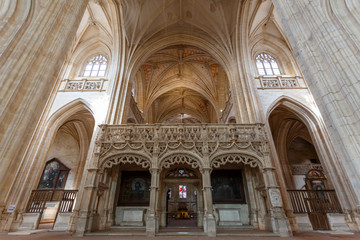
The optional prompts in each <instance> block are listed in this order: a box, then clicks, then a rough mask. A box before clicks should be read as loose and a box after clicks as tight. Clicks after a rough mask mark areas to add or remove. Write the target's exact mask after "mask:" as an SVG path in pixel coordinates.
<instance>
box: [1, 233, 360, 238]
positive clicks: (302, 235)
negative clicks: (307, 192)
mask: <svg viewBox="0 0 360 240" xmlns="http://www.w3.org/2000/svg"><path fill="white" fill-rule="evenodd" d="M2 239H4V240H20V239H21V240H22V239H24V240H35V239H36V240H49V239H51V240H60V239H61V240H70V239H78V240H79V239H84V240H97V239H100V240H115V239H121V240H138V239H139V240H146V239H149V238H148V237H145V236H85V237H83V238H79V237H73V236H71V235H70V234H69V233H65V232H51V231H50V232H40V233H36V234H32V235H27V236H19V235H7V234H6V233H0V240H2ZM150 239H155V240H173V239H174V236H158V237H155V238H150ZM176 239H177V240H188V239H190V240H204V239H214V238H210V237H206V236H176ZM216 239H217V240H219V239H224V240H232V239H238V240H248V239H249V240H250V239H255V240H256V239H259V240H260V239H261V240H274V239H281V240H287V239H289V240H290V239H291V240H336V239H360V233H356V234H352V235H349V234H338V233H336V232H332V234H330V233H321V232H309V233H298V234H295V235H294V237H292V238H278V237H253V236H248V237H231V236H227V237H217V238H216Z"/></svg>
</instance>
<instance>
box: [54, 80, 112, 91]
mask: <svg viewBox="0 0 360 240" xmlns="http://www.w3.org/2000/svg"><path fill="white" fill-rule="evenodd" d="M106 82H107V79H104V78H100V79H99V78H97V79H75V80H69V79H64V80H62V82H61V84H60V87H59V92H87V91H89V92H94V91H95V92H96V91H98V92H101V91H105V89H106V86H105V83H106Z"/></svg>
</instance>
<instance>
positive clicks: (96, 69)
mask: <svg viewBox="0 0 360 240" xmlns="http://www.w3.org/2000/svg"><path fill="white" fill-rule="evenodd" d="M106 68H107V58H106V57H104V56H103V55H97V56H94V57H92V58H90V59H89V61H88V62H87V64H86V66H85V69H84V72H83V75H82V76H83V77H103V76H105V71H106Z"/></svg>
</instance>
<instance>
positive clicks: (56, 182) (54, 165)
mask: <svg viewBox="0 0 360 240" xmlns="http://www.w3.org/2000/svg"><path fill="white" fill-rule="evenodd" d="M69 170H70V169H68V168H67V167H65V166H64V165H63V164H62V163H61V162H59V161H57V160H56V159H53V160H51V161H49V162H47V164H46V166H45V168H44V171H43V174H42V176H41V179H40V183H39V186H38V189H46V188H51V189H53V188H64V187H65V183H66V179H67V176H68V174H69Z"/></svg>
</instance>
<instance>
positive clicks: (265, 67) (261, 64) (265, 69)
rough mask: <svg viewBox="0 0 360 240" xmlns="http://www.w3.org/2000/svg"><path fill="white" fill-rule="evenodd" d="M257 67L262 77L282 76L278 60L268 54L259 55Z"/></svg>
mask: <svg viewBox="0 0 360 240" xmlns="http://www.w3.org/2000/svg"><path fill="white" fill-rule="evenodd" d="M256 67H257V69H258V72H259V74H260V75H281V72H280V68H279V65H278V63H277V61H276V59H275V58H274V57H273V56H271V55H269V54H267V53H260V54H259V55H257V57H256Z"/></svg>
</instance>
